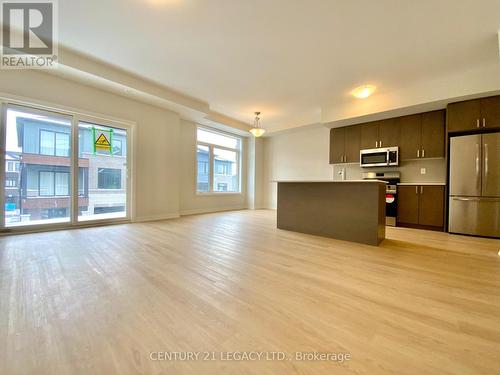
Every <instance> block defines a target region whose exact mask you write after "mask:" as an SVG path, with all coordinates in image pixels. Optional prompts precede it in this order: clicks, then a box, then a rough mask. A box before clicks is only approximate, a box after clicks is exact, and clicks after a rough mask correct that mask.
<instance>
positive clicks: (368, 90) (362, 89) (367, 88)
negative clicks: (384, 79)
mask: <svg viewBox="0 0 500 375" xmlns="http://www.w3.org/2000/svg"><path fill="white" fill-rule="evenodd" d="M376 89H377V87H376V86H374V85H363V86H359V87H356V88H355V89H354V90H352V91H351V94H352V96H354V97H355V98H358V99H366V98H368V97H369V96H370V95H372V94H373V93H374V92H375V90H376Z"/></svg>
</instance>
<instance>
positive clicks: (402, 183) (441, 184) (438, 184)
mask: <svg viewBox="0 0 500 375" xmlns="http://www.w3.org/2000/svg"><path fill="white" fill-rule="evenodd" d="M398 185H403V186H404V185H410V186H412V185H413V186H415V185H419V186H420V185H423V186H445V185H446V182H400V183H399V184H398Z"/></svg>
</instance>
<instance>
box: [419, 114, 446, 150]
mask: <svg viewBox="0 0 500 375" xmlns="http://www.w3.org/2000/svg"><path fill="white" fill-rule="evenodd" d="M445 117H446V112H445V110H440V111H432V112H425V113H422V136H421V148H420V157H421V158H444V143H445V141H444V139H445V121H446V120H445Z"/></svg>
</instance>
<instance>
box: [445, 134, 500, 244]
mask: <svg viewBox="0 0 500 375" xmlns="http://www.w3.org/2000/svg"><path fill="white" fill-rule="evenodd" d="M499 162H500V133H490V134H477V135H465V136H460V137H453V138H451V139H450V180H449V181H450V197H449V231H450V232H452V233H463V234H472V235H477V236H488V237H500V164H499Z"/></svg>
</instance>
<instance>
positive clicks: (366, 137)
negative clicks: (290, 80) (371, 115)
mask: <svg viewBox="0 0 500 375" xmlns="http://www.w3.org/2000/svg"><path fill="white" fill-rule="evenodd" d="M378 125H379V121H372V122H367V123H365V124H361V125H360V127H361V144H360V146H361V149H362V150H365V149H369V148H377V147H378Z"/></svg>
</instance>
